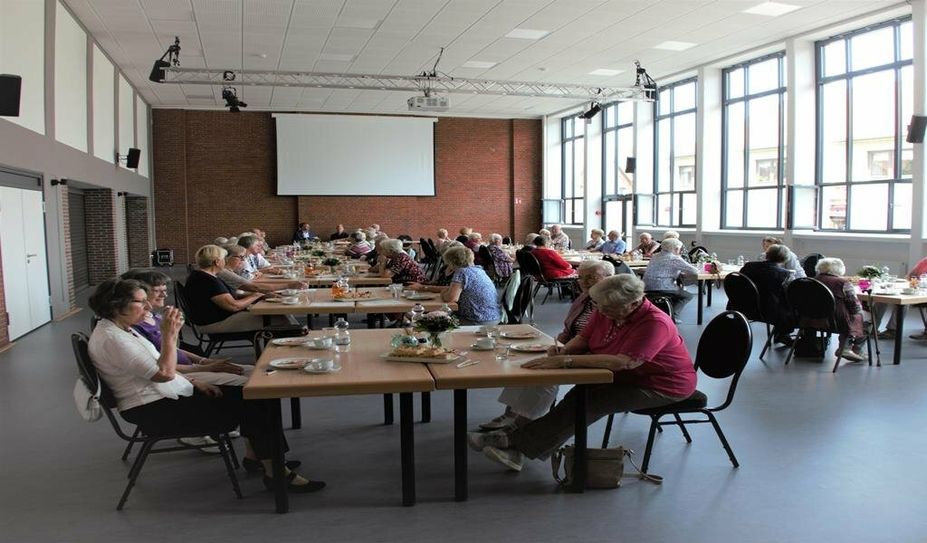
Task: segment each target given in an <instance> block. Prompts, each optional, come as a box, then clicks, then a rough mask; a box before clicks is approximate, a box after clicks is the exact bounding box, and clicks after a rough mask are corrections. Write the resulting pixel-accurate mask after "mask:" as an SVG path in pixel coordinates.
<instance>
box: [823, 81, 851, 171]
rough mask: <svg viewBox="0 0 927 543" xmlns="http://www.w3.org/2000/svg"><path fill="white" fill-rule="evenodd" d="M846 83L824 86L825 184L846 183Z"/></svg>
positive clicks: (838, 82)
mask: <svg viewBox="0 0 927 543" xmlns="http://www.w3.org/2000/svg"><path fill="white" fill-rule="evenodd" d="M846 89H847V84H846V81H834V82H832V83H828V84H826V85H824V89H823V92H822V105H823V108H824V111H823V114H822V118H821V150H822V152H823V155H824V156H823V157H822V158H821V172H822V178H821V180H822V181H823V182H824V183H835V182H840V181H846V175H847V172H846V167H847V156H846V153H847V140H846V135H847V116H846V92H847V90H846Z"/></svg>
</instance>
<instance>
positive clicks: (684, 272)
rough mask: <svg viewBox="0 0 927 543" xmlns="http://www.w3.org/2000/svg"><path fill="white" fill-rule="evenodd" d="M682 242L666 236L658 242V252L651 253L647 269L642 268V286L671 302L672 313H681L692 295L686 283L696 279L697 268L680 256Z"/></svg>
mask: <svg viewBox="0 0 927 543" xmlns="http://www.w3.org/2000/svg"><path fill="white" fill-rule="evenodd" d="M680 251H682V242H681V241H679V240H678V239H675V238H667V239H665V240H663V242H662V243H661V244H660V252H659V253H657V254H655V255H653V258H652V259H651V260H650V264H649V265H648V266H647V269H646V270H644V286H645V288H646V289H647V292H648V293H655V294H658V295H662V296H666V297H667V298H669V299H670V301H671V302H672V304H673V315H679V314H680V313H682V309H683V308H684V307H685V306H686V304H687V303H689V301H690V300H691V299H692V297H693V296H694V295H693V294H692V293H691V292H689V291H687V290H686V289H685V286H683V285H685V284H686V283H694V282H695V281H697V280H698V269H697V268H696V267H695V266H693V265H692V264H689V263H688V262H686V261H685V260H683V258H682V257H681V256H679V252H680Z"/></svg>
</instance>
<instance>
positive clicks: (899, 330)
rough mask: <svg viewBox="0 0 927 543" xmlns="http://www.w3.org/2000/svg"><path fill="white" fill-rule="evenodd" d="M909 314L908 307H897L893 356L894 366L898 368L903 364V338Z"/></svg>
mask: <svg viewBox="0 0 927 543" xmlns="http://www.w3.org/2000/svg"><path fill="white" fill-rule="evenodd" d="M907 313H908V306H906V305H898V306H895V353H894V354H892V364H894V365H896V366H897V365H898V364H901V338H903V337H904V318H905V315H906V314H907ZM876 341H878V340H876Z"/></svg>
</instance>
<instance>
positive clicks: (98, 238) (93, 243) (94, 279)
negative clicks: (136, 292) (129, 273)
mask: <svg viewBox="0 0 927 543" xmlns="http://www.w3.org/2000/svg"><path fill="white" fill-rule="evenodd" d="M84 207H85V208H86V216H87V260H88V261H89V272H90V284H91V285H96V284H98V283H101V282H103V281H106V280H107V279H112V278H113V277H115V276H116V275H117V273H118V268H117V250H118V248H117V246H116V216H117V213H116V195H115V193H114V192H113V191H112V190H111V189H94V190H85V191H84Z"/></svg>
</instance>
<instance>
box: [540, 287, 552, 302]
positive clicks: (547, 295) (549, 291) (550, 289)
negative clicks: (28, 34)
mask: <svg viewBox="0 0 927 543" xmlns="http://www.w3.org/2000/svg"><path fill="white" fill-rule="evenodd" d="M553 293H554V286H553V285H551V284H550V283H548V284H547V294H545V295H544V299H543V300H541V305H544V304H545V303H546V302H547V298H549V297H550V295H551V294H553Z"/></svg>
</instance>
